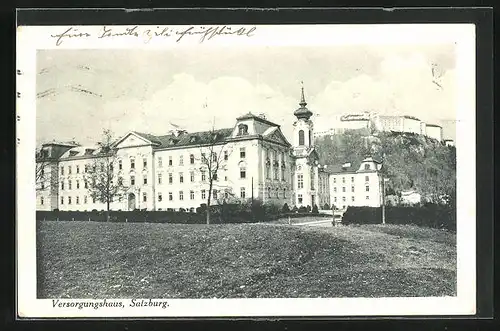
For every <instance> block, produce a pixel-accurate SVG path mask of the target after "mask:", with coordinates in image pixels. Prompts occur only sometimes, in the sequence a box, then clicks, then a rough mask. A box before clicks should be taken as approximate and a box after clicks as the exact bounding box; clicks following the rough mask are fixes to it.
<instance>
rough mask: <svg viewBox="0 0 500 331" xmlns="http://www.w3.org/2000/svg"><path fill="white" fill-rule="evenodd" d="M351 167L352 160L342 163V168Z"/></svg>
mask: <svg viewBox="0 0 500 331" xmlns="http://www.w3.org/2000/svg"><path fill="white" fill-rule="evenodd" d="M350 167H351V162H346V163H344V164H343V165H342V169H343V170H346V169H347V168H350Z"/></svg>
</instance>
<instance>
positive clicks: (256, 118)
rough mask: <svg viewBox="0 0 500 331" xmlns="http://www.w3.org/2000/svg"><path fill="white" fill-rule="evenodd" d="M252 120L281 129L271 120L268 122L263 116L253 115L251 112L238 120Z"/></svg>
mask: <svg viewBox="0 0 500 331" xmlns="http://www.w3.org/2000/svg"><path fill="white" fill-rule="evenodd" d="M251 119H253V120H256V121H258V122H261V123H265V124H268V125H271V126H277V127H279V125H278V124H276V123H273V122H271V121H269V120H267V119H265V118H263V117H261V116H258V115H255V114H252V113H251V112H248V113H246V114H244V115H242V116H240V117H237V118H236V120H237V121H242V120H251Z"/></svg>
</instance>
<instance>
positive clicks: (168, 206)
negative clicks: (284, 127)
mask: <svg viewBox="0 0 500 331" xmlns="http://www.w3.org/2000/svg"><path fill="white" fill-rule="evenodd" d="M299 105H300V108H299V109H297V110H296V111H295V112H294V115H295V117H296V119H297V120H296V122H295V123H294V136H293V139H292V143H290V142H289V141H288V140H287V139H286V137H285V136H284V135H283V133H282V132H281V129H280V126H279V125H277V124H275V123H273V122H271V121H269V120H267V119H266V118H264V117H263V116H256V115H254V114H252V113H248V114H245V115H243V116H240V117H238V118H236V123H235V125H234V126H233V127H232V128H225V129H218V130H212V131H206V132H194V133H188V132H186V131H183V130H173V131H172V132H169V133H168V134H166V135H161V136H157V135H151V134H146V133H140V132H135V131H131V132H128V133H127V134H126V135H124V136H123V137H121V138H120V139H118V140H117V141H116V142H114V143H113V151H114V154H113V164H112V171H113V174H114V176H115V177H116V178H117V179H119V181H120V182H121V183H122V184H123V190H122V191H121V192H120V193H119V194H117V195H116V196H115V198H114V199H113V201H112V202H111V203H110V210H123V211H125V210H136V209H146V210H178V209H180V208H183V209H185V210H194V209H195V208H196V207H199V206H200V205H201V204H204V203H207V199H208V196H209V192H208V191H209V183H210V179H209V178H213V186H212V191H211V204H220V203H222V202H234V201H240V202H241V201H245V200H248V199H251V198H254V199H259V200H261V201H263V202H264V203H273V204H277V205H281V206H282V205H283V204H284V203H287V204H288V205H289V206H297V207H301V206H311V207H312V206H314V205H318V206H320V204H324V203H327V202H329V201H330V190H329V174H328V173H327V172H326V171H325V168H324V167H322V166H320V165H319V163H318V160H319V157H318V154H317V152H316V151H315V149H314V142H313V134H314V133H313V132H314V125H313V122H312V121H311V119H310V117H311V116H312V112H311V111H309V110H308V109H307V108H306V105H307V103H306V101H305V98H304V90H303V89H302V95H301V101H300V103H299ZM41 153H42V154H43V157H41V158H39V159H38V162H37V168H42V169H43V171H44V173H45V176H43V178H41V179H40V180H37V182H40V183H41V185H40V187H37V202H36V208H37V210H54V209H58V210H72V211H76V210H79V211H91V210H106V209H107V205H106V204H105V203H103V202H102V201H99V199H95V198H93V197H92V194H91V193H90V191H91V190H90V188H89V186H90V184H89V176H88V173H89V172H91V171H90V169H95V167H96V164H98V163H99V162H101V160H102V155H103V154H102V151H101V150H100V149H99V148H98V147H93V146H89V147H84V146H79V145H77V144H59V143H48V144H44V145H43V146H42V150H41ZM42 154H41V155H42ZM212 158H213V159H214V161H215V160H216V159H217V164H218V166H217V171H216V172H213V171H212V172H213V173H209V172H210V170H214V168H213V167H212V168H211V167H209V166H208V163H207V160H208V161H210V160H212ZM42 160H43V162H42ZM92 167H94V168H92ZM47 173H50V176H48V175H47ZM209 176H210V177H209Z"/></svg>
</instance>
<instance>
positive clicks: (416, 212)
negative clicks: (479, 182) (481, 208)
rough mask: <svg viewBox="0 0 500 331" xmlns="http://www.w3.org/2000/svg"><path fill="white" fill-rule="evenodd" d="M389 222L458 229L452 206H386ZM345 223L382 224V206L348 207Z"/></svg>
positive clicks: (344, 218)
mask: <svg viewBox="0 0 500 331" xmlns="http://www.w3.org/2000/svg"><path fill="white" fill-rule="evenodd" d="M385 209H386V213H385V214H386V219H385V222H386V223H387V224H413V225H417V226H425V227H431V228H438V229H447V230H451V231H455V230H456V210H455V208H451V207H450V206H444V205H436V204H427V205H424V206H386V208H385ZM342 222H343V223H344V224H380V223H382V208H381V207H348V208H347V211H346V212H345V213H344V217H343V219H342Z"/></svg>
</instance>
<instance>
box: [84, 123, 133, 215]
mask: <svg viewBox="0 0 500 331" xmlns="http://www.w3.org/2000/svg"><path fill="white" fill-rule="evenodd" d="M113 143H114V139H113V134H112V132H111V131H110V130H104V132H103V135H102V140H101V141H100V142H99V143H98V144H97V145H98V146H99V153H98V155H97V157H95V158H94V160H93V163H92V165H91V166H90V167H86V169H85V172H84V173H85V175H84V180H85V181H86V183H87V187H88V191H89V193H90V196H91V197H92V198H93V199H95V200H97V201H99V202H101V203H105V204H106V219H107V220H109V211H110V204H111V203H112V202H113V201H115V200H116V198H117V197H120V196H121V195H122V194H123V193H124V192H125V191H126V190H127V187H126V186H125V185H124V183H123V178H122V177H121V176H120V175H119V173H118V171H117V168H118V157H117V153H116V152H117V151H116V149H115V148H114V145H113Z"/></svg>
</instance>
